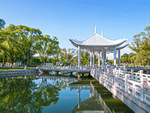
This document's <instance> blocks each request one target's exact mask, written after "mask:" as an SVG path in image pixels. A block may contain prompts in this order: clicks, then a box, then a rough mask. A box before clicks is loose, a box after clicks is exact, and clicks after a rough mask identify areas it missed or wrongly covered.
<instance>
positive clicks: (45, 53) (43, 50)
mask: <svg viewBox="0 0 150 113" xmlns="http://www.w3.org/2000/svg"><path fill="white" fill-rule="evenodd" d="M58 44H59V42H58V41H57V37H53V38H50V36H49V35H45V36H41V37H40V39H39V41H38V43H36V50H37V53H38V54H39V55H40V57H41V59H42V60H43V62H44V63H46V62H47V60H48V58H49V57H51V56H54V55H56V54H57V53H58V52H59V50H60V49H59V45H58Z"/></svg>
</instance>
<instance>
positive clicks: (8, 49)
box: [0, 25, 16, 65]
mask: <svg viewBox="0 0 150 113" xmlns="http://www.w3.org/2000/svg"><path fill="white" fill-rule="evenodd" d="M14 31H15V26H14V25H10V26H8V27H7V28H5V29H3V30H1V31H0V37H1V38H2V39H3V42H2V43H1V46H0V49H1V50H3V51H4V54H6V55H8V56H9V58H10V61H11V64H12V65H13V63H14V61H15V58H16V44H15V43H14V42H15V41H16V36H15V32H14ZM4 57H6V56H4Z"/></svg>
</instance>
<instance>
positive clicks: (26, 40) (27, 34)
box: [16, 25, 42, 65]
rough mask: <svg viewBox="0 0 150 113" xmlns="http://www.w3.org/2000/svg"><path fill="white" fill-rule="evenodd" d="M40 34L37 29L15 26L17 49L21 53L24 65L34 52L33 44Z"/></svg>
mask: <svg viewBox="0 0 150 113" xmlns="http://www.w3.org/2000/svg"><path fill="white" fill-rule="evenodd" d="M41 34H42V32H41V31H40V30H39V29H35V28H30V27H27V26H23V25H18V26H16V36H17V42H16V45H17V50H18V51H19V53H20V54H22V56H23V59H24V62H25V65H28V64H29V61H30V59H31V57H32V56H33V55H34V54H35V53H36V50H35V46H36V43H37V42H38V39H39V38H40V37H41Z"/></svg>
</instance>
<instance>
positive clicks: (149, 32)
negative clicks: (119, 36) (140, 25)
mask: <svg viewBox="0 0 150 113" xmlns="http://www.w3.org/2000/svg"><path fill="white" fill-rule="evenodd" d="M144 30H145V32H141V33H139V34H136V35H134V41H133V42H132V43H131V45H130V46H129V47H130V48H131V49H132V50H133V51H134V52H135V54H133V55H131V56H130V60H132V61H130V62H129V63H131V62H133V61H134V63H135V64H136V65H144V66H145V65H150V26H148V27H146V28H145V29H144Z"/></svg>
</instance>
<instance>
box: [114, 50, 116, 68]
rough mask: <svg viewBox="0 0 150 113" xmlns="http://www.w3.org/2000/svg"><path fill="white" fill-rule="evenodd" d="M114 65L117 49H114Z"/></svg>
mask: <svg viewBox="0 0 150 113" xmlns="http://www.w3.org/2000/svg"><path fill="white" fill-rule="evenodd" d="M114 65H116V47H115V48H114Z"/></svg>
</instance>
